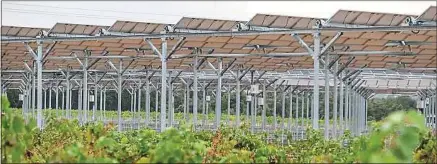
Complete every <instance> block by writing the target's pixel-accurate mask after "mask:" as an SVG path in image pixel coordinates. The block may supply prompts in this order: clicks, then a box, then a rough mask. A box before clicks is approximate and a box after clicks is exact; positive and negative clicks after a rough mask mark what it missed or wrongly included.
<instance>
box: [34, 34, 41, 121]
mask: <svg viewBox="0 0 437 164" xmlns="http://www.w3.org/2000/svg"><path fill="white" fill-rule="evenodd" d="M37 45H38V48H37V56H36V59H35V60H36V67H37V85H38V87H37V93H38V94H37V98H38V100H37V125H38V127H39V129H42V128H43V118H42V103H43V102H42V96H43V93H42V69H43V68H42V58H43V53H42V48H43V47H42V46H43V44H42V41H37Z"/></svg>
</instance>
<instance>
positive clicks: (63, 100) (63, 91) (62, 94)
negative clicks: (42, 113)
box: [61, 87, 67, 118]
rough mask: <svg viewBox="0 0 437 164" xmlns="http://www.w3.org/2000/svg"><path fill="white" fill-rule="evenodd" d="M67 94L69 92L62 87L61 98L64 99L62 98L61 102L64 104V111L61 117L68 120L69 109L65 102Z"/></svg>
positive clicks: (62, 107) (62, 108) (62, 105)
mask: <svg viewBox="0 0 437 164" xmlns="http://www.w3.org/2000/svg"><path fill="white" fill-rule="evenodd" d="M65 92H67V91H66V90H65V88H64V87H62V90H61V96H62V98H61V102H62V103H61V110H62V112H61V115H62V117H64V118H66V115H67V109H66V107H65V101H66V96H65V94H66V93H65ZM64 113H65V114H64Z"/></svg>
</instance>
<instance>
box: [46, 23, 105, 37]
mask: <svg viewBox="0 0 437 164" xmlns="http://www.w3.org/2000/svg"><path fill="white" fill-rule="evenodd" d="M102 28H103V29H105V28H107V27H106V26H97V25H82V24H68V23H56V24H55V26H53V27H52V28H51V29H50V31H49V32H50V33H56V34H74V35H95V34H97V33H98V32H99V30H100V29H102Z"/></svg>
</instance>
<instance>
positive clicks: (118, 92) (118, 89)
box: [117, 59, 123, 132]
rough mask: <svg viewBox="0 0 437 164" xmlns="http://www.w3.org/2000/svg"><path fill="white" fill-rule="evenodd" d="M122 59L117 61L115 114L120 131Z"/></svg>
mask: <svg viewBox="0 0 437 164" xmlns="http://www.w3.org/2000/svg"><path fill="white" fill-rule="evenodd" d="M122 71H123V60H122V59H120V61H119V68H118V82H117V85H118V86H117V115H118V131H119V132H121V130H122V118H121V92H122V91H123V90H122V85H121V84H122V83H123V74H122Z"/></svg>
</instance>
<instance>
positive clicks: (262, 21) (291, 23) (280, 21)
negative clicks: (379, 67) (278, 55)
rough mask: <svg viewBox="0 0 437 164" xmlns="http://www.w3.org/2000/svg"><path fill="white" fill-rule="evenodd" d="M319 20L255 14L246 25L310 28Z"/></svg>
mask: <svg viewBox="0 0 437 164" xmlns="http://www.w3.org/2000/svg"><path fill="white" fill-rule="evenodd" d="M319 19H320V18H308V17H293V16H281V15H267V14H256V15H255V16H254V17H253V18H252V19H251V20H250V21H249V22H248V23H247V24H248V25H253V26H263V27H271V28H288V29H304V28H312V27H313V26H314V25H315V23H316V21H317V20H319Z"/></svg>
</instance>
